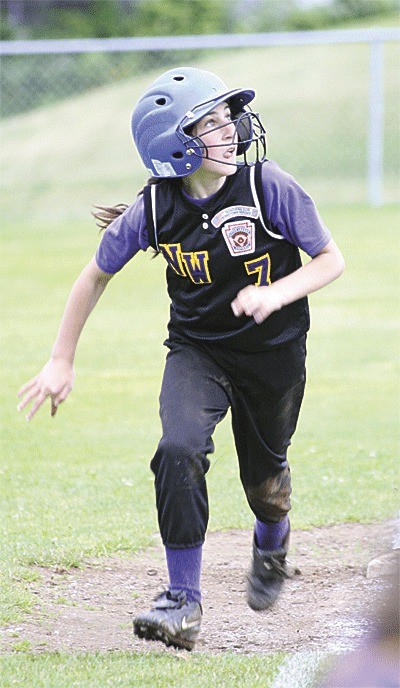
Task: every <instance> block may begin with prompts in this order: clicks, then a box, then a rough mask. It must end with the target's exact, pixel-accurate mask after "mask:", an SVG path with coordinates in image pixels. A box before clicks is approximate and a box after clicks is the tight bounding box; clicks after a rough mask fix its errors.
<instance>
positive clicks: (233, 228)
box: [222, 220, 255, 256]
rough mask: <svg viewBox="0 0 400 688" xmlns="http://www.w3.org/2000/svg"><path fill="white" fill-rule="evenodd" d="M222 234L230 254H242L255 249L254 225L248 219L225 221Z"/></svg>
mask: <svg viewBox="0 0 400 688" xmlns="http://www.w3.org/2000/svg"><path fill="white" fill-rule="evenodd" d="M222 234H223V237H224V239H225V242H226V245H227V247H228V248H229V253H230V254H231V256H243V255H244V254H246V253H253V252H254V249H255V226H254V223H253V222H250V220H239V221H238V222H227V223H226V225H225V226H224V227H223V228H222Z"/></svg>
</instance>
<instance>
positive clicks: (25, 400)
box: [17, 386, 39, 411]
mask: <svg viewBox="0 0 400 688" xmlns="http://www.w3.org/2000/svg"><path fill="white" fill-rule="evenodd" d="M38 394H39V391H38V389H37V387H33V386H32V388H31V390H30V391H29V392H27V393H26V394H25V396H24V398H23V399H22V401H20V403H19V404H18V407H17V408H18V411H22V409H24V408H25V406H26V405H27V404H29V402H30V401H31V399H33V398H34V397H36V396H37V395H38Z"/></svg>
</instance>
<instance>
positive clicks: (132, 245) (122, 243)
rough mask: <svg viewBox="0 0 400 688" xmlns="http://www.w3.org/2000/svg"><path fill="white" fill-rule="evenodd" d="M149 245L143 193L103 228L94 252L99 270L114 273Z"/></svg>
mask: <svg viewBox="0 0 400 688" xmlns="http://www.w3.org/2000/svg"><path fill="white" fill-rule="evenodd" d="M148 247H149V240H148V237H147V230H146V218H145V212H144V201H143V195H142V194H141V195H140V196H138V197H137V199H136V201H135V203H134V204H133V205H131V206H129V208H127V209H126V210H125V212H124V213H123V214H122V215H120V216H119V217H117V218H116V219H115V220H113V222H111V224H110V225H108V227H107V229H106V230H105V232H104V234H103V236H102V239H101V242H100V245H99V247H98V249H97V252H96V262H97V265H98V266H99V268H100V270H103V272H107V273H108V274H110V275H113V274H115V273H116V272H118V271H119V270H121V268H123V267H124V265H125V264H126V263H127V262H128V261H129V260H130V259H131V258H133V256H134V255H135V254H136V253H137V252H138V251H139V250H143V251H146V249H147V248H148Z"/></svg>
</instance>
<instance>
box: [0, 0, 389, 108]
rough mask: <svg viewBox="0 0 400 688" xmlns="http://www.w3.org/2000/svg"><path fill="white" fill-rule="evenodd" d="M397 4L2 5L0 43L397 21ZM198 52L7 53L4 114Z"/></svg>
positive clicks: (345, 0)
mask: <svg viewBox="0 0 400 688" xmlns="http://www.w3.org/2000/svg"><path fill="white" fill-rule="evenodd" d="M399 8H400V0H185V1H184V2H177V1H176V0H1V3H0V12H1V14H0V19H1V23H0V26H1V29H0V39H2V40H38V39H64V38H80V39H85V38H114V37H143V36H173V35H177V36H178V35H202V34H215V33H218V34H224V33H248V34H251V33H256V32H257V33H258V32H270V31H291V30H312V29H321V28H329V27H339V26H340V27H343V26H352V24H353V25H354V24H355V23H356V24H357V25H358V26H359V24H360V21H364V22H365V23H366V25H371V24H373V23H375V22H376V23H380V24H381V25H382V22H383V23H385V22H387V23H388V24H389V25H390V24H393V23H396V22H397V23H398V18H399V16H400V14H399V12H398V10H399ZM200 54H201V51H200V50H193V49H192V50H176V51H168V52H167V51H162V50H158V51H154V50H153V51H143V52H119V53H118V52H107V53H106V52H92V53H82V52H81V53H76V54H70V53H64V54H38V55H4V56H2V59H1V72H0V117H2V118H4V117H10V116H13V115H17V114H19V113H22V112H26V111H29V110H32V109H34V108H37V107H43V106H47V105H50V104H51V103H54V102H57V101H59V100H63V99H65V98H67V97H69V96H72V95H76V94H79V93H82V92H84V91H87V90H90V89H93V88H96V87H99V86H103V85H106V84H109V83H115V82H116V81H122V80H124V79H133V78H137V77H138V76H140V75H142V74H143V73H145V72H147V71H150V70H154V69H155V70H157V69H159V68H164V67H165V68H169V67H172V66H174V65H177V64H183V63H186V64H188V63H194V62H196V61H197V60H198V59H199V58H200Z"/></svg>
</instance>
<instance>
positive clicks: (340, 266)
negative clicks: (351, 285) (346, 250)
mask: <svg viewBox="0 0 400 688" xmlns="http://www.w3.org/2000/svg"><path fill="white" fill-rule="evenodd" d="M345 267H346V263H345V260H344V257H343V256H342V254H341V253H340V254H339V256H338V259H337V265H336V272H337V274H336V277H340V275H341V274H342V273H343V272H344V269H345Z"/></svg>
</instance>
